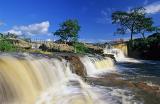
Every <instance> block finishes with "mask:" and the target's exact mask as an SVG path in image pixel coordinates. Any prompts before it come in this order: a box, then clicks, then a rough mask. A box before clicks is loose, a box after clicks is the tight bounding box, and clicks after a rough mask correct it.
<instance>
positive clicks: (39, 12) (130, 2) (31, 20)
mask: <svg viewBox="0 0 160 104" xmlns="http://www.w3.org/2000/svg"><path fill="white" fill-rule="evenodd" d="M139 6H144V7H145V8H146V13H147V15H149V16H152V17H153V20H154V25H155V26H160V19H159V18H160V1H159V0H0V32H3V33H6V32H11V33H15V34H17V35H22V34H25V35H26V36H27V37H30V38H32V39H33V40H34V39H41V40H55V39H57V37H55V36H53V34H52V32H55V31H56V30H57V29H58V28H59V24H60V23H62V22H63V21H65V20H67V19H77V20H78V21H79V24H80V26H81V31H80V32H79V40H81V41H88V42H100V41H101V42H103V41H109V40H117V39H127V38H129V35H114V32H115V31H116V25H113V24H112V21H111V13H112V12H114V11H117V10H122V11H129V9H131V8H134V7H139Z"/></svg>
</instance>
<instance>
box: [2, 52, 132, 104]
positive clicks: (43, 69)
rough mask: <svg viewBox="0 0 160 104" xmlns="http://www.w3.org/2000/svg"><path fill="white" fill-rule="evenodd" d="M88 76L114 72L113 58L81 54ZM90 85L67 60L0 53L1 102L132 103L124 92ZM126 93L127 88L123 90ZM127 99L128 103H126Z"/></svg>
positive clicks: (44, 103)
mask: <svg viewBox="0 0 160 104" xmlns="http://www.w3.org/2000/svg"><path fill="white" fill-rule="evenodd" d="M81 60H82V62H83V64H84V65H85V67H86V70H87V73H88V74H89V75H95V73H96V74H97V73H103V72H106V71H113V70H115V69H114V64H113V61H112V60H111V59H110V58H108V59H98V58H93V57H88V56H85V57H81ZM106 88H107V87H104V88H101V87H100V86H95V87H93V86H90V85H89V84H87V83H85V82H84V81H83V80H82V79H81V78H80V77H79V76H77V75H76V74H74V73H72V72H71V70H70V63H68V62H66V61H65V60H61V61H60V60H59V59H56V58H51V59H49V58H44V57H35V56H32V55H26V56H24V57H21V58H17V57H13V56H10V55H1V56H0V103H1V104H117V103H118V102H122V104H129V103H128V102H130V104H132V103H133V102H134V101H132V100H131V99H132V97H131V96H126V95H125V93H124V91H122V90H117V89H112V88H107V89H106ZM125 92H126V93H127V91H125ZM126 102H127V103H126Z"/></svg>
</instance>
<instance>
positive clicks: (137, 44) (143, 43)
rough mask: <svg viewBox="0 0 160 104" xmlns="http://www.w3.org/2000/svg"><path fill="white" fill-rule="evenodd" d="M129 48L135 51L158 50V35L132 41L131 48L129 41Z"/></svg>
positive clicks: (159, 43) (159, 37)
mask: <svg viewBox="0 0 160 104" xmlns="http://www.w3.org/2000/svg"><path fill="white" fill-rule="evenodd" d="M129 48H131V49H132V50H137V51H144V50H148V51H150V50H158V49H159V48H160V33H155V34H153V35H151V36H149V37H148V38H146V39H142V38H139V39H134V40H133V44H132V46H131V41H129Z"/></svg>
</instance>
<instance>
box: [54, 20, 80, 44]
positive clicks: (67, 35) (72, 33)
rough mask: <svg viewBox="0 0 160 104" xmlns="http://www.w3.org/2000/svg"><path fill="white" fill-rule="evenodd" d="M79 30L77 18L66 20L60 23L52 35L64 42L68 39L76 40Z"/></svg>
mask: <svg viewBox="0 0 160 104" xmlns="http://www.w3.org/2000/svg"><path fill="white" fill-rule="evenodd" d="M79 31H80V26H79V24H78V21H77V20H71V19H69V20H66V21H65V22H63V23H62V24H61V25H60V29H58V30H57V31H56V32H55V33H54V35H56V36H58V37H60V39H61V40H63V41H64V42H67V41H70V42H75V41H77V40H78V32H79Z"/></svg>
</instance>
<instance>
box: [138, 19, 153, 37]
mask: <svg viewBox="0 0 160 104" xmlns="http://www.w3.org/2000/svg"><path fill="white" fill-rule="evenodd" d="M139 20H140V21H139V23H138V24H137V30H138V32H139V33H140V34H142V37H143V38H144V39H145V32H152V31H154V27H153V26H152V25H153V21H152V18H150V17H145V16H142V17H141V18H139Z"/></svg>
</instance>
